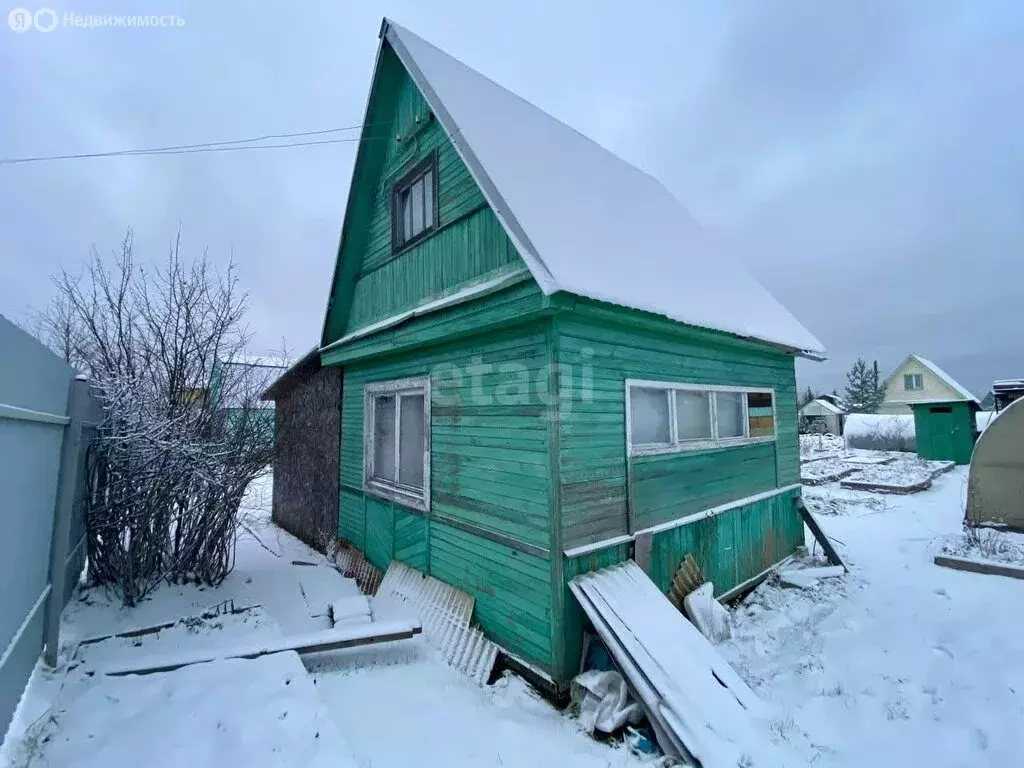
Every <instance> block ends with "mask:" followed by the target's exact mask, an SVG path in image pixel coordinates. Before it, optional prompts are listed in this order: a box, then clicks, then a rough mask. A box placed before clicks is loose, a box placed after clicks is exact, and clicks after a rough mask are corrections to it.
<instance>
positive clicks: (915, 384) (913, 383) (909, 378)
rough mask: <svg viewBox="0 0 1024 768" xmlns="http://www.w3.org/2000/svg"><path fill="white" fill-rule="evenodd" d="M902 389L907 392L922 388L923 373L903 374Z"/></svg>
mask: <svg viewBox="0 0 1024 768" xmlns="http://www.w3.org/2000/svg"><path fill="white" fill-rule="evenodd" d="M903 389H904V390H905V391H907V392H913V391H915V390H919V389H924V375H923V374H920V373H907V374H904V376H903Z"/></svg>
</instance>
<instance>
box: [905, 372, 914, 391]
mask: <svg viewBox="0 0 1024 768" xmlns="http://www.w3.org/2000/svg"><path fill="white" fill-rule="evenodd" d="M903 388H904V389H913V388H914V376H913V374H909V373H908V374H906V375H905V376H904V377H903Z"/></svg>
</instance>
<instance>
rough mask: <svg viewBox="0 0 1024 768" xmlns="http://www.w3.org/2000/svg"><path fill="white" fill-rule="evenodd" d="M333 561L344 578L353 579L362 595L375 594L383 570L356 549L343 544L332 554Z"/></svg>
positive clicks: (382, 576) (382, 575)
mask: <svg viewBox="0 0 1024 768" xmlns="http://www.w3.org/2000/svg"><path fill="white" fill-rule="evenodd" d="M334 563H335V565H336V566H337V568H338V570H339V571H341V572H342V573H343V574H344V575H345V577H346V578H349V579H355V580H356V584H357V585H358V587H359V589H360V590H361V591H362V593H363V594H364V595H375V594H377V590H378V589H379V587H380V583H381V580H382V579H383V578H384V572H383V571H382V570H380V569H379V568H377V566H375V565H374V564H373V563H371V562H370V561H369V560H367V559H366V557H364V556H363V553H362V552H360V551H359V550H358V549H356V548H354V547H349V546H343V547H342V548H341V549H339V550H338V554H336V555H335V556H334Z"/></svg>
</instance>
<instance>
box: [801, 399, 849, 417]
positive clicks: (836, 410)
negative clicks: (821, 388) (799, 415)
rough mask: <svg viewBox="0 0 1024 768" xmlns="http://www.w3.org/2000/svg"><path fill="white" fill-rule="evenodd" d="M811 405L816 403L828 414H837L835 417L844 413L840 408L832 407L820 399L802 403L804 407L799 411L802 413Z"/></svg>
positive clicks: (826, 401)
mask: <svg viewBox="0 0 1024 768" xmlns="http://www.w3.org/2000/svg"><path fill="white" fill-rule="evenodd" d="M811 403H817V404H818V405H820V406H821V407H822V408H824V409H825V410H826V411H828V412H829V413H834V414H837V415H840V416H841V415H842V414H844V413H845V411H844V410H843V409H842V408H840V407H839V406H837V405H833V404H832V403H830V402H829V401H828V400H823V399H822V398H820V397H816V398H814V399H813V400H811V402H810V403H804V407H803V408H801V409H800V410H801V411H802V410H803V409H804V408H806V407H807V406H808V405H811Z"/></svg>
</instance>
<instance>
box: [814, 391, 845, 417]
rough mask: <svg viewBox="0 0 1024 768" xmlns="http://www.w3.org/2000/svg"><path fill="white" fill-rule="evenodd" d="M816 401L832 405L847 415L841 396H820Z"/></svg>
mask: <svg viewBox="0 0 1024 768" xmlns="http://www.w3.org/2000/svg"><path fill="white" fill-rule="evenodd" d="M816 399H818V400H824V401H825V402H826V403H831V404H832V405H834V406H835V407H836V408H838V409H839V410H841V411H842V412H843V413H846V409H845V408H844V407H843V399H842V398H841V397H839V395H818V397H817V398H816Z"/></svg>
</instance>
